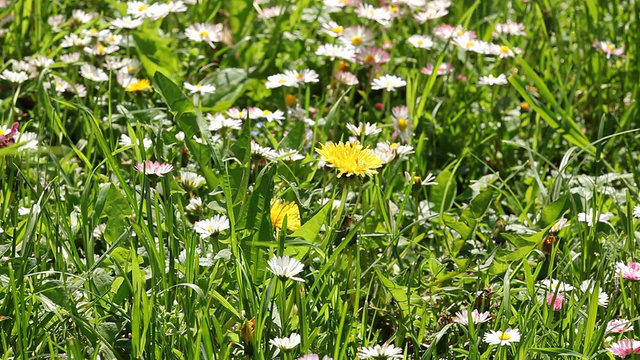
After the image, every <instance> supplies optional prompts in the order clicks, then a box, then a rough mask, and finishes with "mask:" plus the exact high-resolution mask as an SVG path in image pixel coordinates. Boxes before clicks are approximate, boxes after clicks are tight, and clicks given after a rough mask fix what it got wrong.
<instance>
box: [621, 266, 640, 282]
mask: <svg viewBox="0 0 640 360" xmlns="http://www.w3.org/2000/svg"><path fill="white" fill-rule="evenodd" d="M619 276H622V277H623V278H625V279H629V280H640V263H636V262H629V263H627V265H625V264H624V263H623V262H619V263H617V264H616V277H619Z"/></svg>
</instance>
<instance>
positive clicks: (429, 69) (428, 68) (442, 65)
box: [420, 62, 453, 75]
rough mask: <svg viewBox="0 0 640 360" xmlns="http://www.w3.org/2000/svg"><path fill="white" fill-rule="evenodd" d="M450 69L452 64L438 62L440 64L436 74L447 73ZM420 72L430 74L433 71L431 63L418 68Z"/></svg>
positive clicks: (451, 69)
mask: <svg viewBox="0 0 640 360" xmlns="http://www.w3.org/2000/svg"><path fill="white" fill-rule="evenodd" d="M452 71H453V65H451V64H449V63H446V62H443V63H440V66H439V67H438V75H444V74H448V73H450V72H452ZM420 72H422V73H423V74H425V75H431V74H432V73H433V63H428V64H427V66H426V67H423V68H422V69H420Z"/></svg>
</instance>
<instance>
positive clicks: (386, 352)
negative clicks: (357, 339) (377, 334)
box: [358, 344, 403, 360]
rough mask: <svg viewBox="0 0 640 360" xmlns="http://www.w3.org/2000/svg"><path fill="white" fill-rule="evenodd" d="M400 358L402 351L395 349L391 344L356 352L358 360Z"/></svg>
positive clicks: (361, 349)
mask: <svg viewBox="0 0 640 360" xmlns="http://www.w3.org/2000/svg"><path fill="white" fill-rule="evenodd" d="M402 358H403V355H402V349H401V348H397V347H395V346H394V345H393V344H383V345H377V344H376V345H375V346H373V347H365V348H360V349H359V350H358V359H373V360H382V359H402Z"/></svg>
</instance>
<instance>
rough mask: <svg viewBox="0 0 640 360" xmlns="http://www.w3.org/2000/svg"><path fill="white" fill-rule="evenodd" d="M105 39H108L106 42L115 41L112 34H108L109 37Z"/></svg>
mask: <svg viewBox="0 0 640 360" xmlns="http://www.w3.org/2000/svg"><path fill="white" fill-rule="evenodd" d="M107 41H108V42H115V41H116V38H114V37H113V36H109V37H108V38H107Z"/></svg>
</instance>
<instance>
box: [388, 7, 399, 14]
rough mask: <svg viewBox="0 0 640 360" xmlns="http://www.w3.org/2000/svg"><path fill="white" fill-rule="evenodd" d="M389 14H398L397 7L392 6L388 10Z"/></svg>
mask: <svg viewBox="0 0 640 360" xmlns="http://www.w3.org/2000/svg"><path fill="white" fill-rule="evenodd" d="M389 12H392V13H397V12H398V7H397V6H394V7H392V8H390V9H389Z"/></svg>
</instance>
